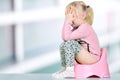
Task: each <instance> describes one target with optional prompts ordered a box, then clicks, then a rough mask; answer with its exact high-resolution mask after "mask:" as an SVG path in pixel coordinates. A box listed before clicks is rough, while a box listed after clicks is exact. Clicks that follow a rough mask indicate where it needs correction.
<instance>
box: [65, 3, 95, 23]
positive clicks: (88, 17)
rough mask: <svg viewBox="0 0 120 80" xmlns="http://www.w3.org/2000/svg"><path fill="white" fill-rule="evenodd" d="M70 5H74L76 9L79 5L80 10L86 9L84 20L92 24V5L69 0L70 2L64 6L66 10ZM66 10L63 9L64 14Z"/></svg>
mask: <svg viewBox="0 0 120 80" xmlns="http://www.w3.org/2000/svg"><path fill="white" fill-rule="evenodd" d="M71 6H73V7H75V8H76V9H78V10H79V7H80V6H81V7H82V10H83V11H86V18H85V21H86V22H87V23H88V24H90V25H92V23H93V16H94V13H93V9H92V7H90V6H86V4H85V3H84V2H83V1H74V2H71V3H70V4H68V5H67V6H66V11H67V9H70V8H71ZM66 11H65V15H67V13H66Z"/></svg>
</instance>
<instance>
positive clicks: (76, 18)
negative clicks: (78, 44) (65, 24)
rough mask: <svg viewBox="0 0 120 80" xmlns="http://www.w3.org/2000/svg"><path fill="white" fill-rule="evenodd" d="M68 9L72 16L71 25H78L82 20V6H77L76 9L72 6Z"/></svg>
mask: <svg viewBox="0 0 120 80" xmlns="http://www.w3.org/2000/svg"><path fill="white" fill-rule="evenodd" d="M70 9H71V11H72V16H73V27H78V26H80V25H81V24H82V23H83V22H84V18H83V10H82V7H79V8H77V9H76V8H75V7H72V8H70ZM68 14H69V13H68Z"/></svg>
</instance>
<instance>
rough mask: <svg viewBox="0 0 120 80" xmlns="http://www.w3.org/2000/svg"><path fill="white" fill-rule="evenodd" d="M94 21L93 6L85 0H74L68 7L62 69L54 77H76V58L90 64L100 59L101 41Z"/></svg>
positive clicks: (79, 61)
mask: <svg viewBox="0 0 120 80" xmlns="http://www.w3.org/2000/svg"><path fill="white" fill-rule="evenodd" d="M92 22H93V11H92V8H91V7H90V6H86V4H85V3H84V2H83V1H74V2H72V3H70V4H69V5H68V6H67V7H66V11H65V22H64V26H63V30H62V39H63V40H64V42H63V43H62V44H61V46H60V53H61V62H62V63H61V64H62V69H61V70H60V71H58V72H56V73H54V74H53V76H54V77H56V78H64V77H74V60H76V61H77V62H78V63H79V64H88V65H89V64H93V63H96V62H97V61H98V60H99V59H100V55H101V53H100V46H99V41H98V38H97V36H96V33H95V32H94V30H93V28H92V27H91V25H92Z"/></svg>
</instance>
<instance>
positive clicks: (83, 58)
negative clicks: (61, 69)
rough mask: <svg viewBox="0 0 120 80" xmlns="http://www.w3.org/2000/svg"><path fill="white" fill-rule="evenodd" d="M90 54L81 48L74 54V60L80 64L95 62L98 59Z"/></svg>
mask: <svg viewBox="0 0 120 80" xmlns="http://www.w3.org/2000/svg"><path fill="white" fill-rule="evenodd" d="M92 55H93V54H91V53H89V52H88V51H87V50H86V49H84V48H82V50H81V51H80V53H79V54H77V55H76V60H77V62H78V63H80V64H93V63H96V62H97V61H98V60H99V59H98V58H95V57H93V56H92ZM96 56H97V55H96ZM98 57H99V56H98Z"/></svg>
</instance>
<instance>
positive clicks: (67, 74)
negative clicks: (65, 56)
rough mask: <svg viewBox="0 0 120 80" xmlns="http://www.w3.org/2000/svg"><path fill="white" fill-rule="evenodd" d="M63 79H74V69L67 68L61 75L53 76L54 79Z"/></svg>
mask: <svg viewBox="0 0 120 80" xmlns="http://www.w3.org/2000/svg"><path fill="white" fill-rule="evenodd" d="M65 77H74V68H73V67H67V68H66V70H65V71H62V72H61V73H58V74H56V75H55V78H58V79H61V78H65Z"/></svg>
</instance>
